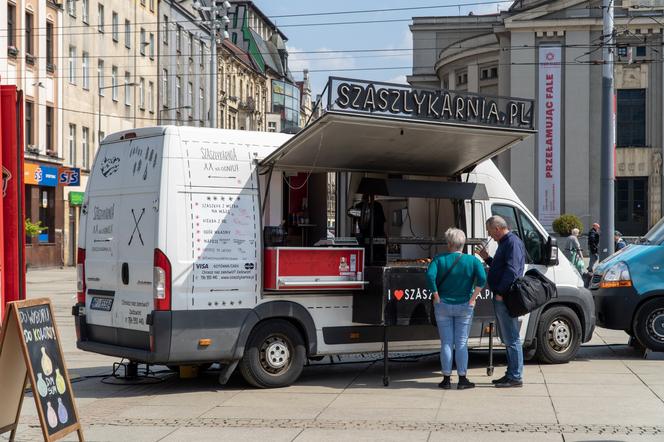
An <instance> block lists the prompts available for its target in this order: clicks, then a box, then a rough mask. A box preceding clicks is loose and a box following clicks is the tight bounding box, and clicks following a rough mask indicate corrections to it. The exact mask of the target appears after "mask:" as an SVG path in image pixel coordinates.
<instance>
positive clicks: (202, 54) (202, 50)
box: [201, 41, 205, 72]
mask: <svg viewBox="0 0 664 442" xmlns="http://www.w3.org/2000/svg"><path fill="white" fill-rule="evenodd" d="M204 70H205V43H203V42H202V41H201V72H202V71H204Z"/></svg>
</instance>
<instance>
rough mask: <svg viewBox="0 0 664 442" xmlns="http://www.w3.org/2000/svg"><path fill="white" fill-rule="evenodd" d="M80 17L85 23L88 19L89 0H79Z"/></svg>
mask: <svg viewBox="0 0 664 442" xmlns="http://www.w3.org/2000/svg"><path fill="white" fill-rule="evenodd" d="M81 19H82V20H83V23H85V24H87V23H88V21H90V0H81Z"/></svg>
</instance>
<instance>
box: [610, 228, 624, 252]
mask: <svg viewBox="0 0 664 442" xmlns="http://www.w3.org/2000/svg"><path fill="white" fill-rule="evenodd" d="M613 246H614V248H613V250H614V251H616V252H617V251H618V250H620V249H624V248H625V247H627V243H626V242H625V240H624V239H623V238H622V233H620V232H619V231H617V230H616V231H615V232H613Z"/></svg>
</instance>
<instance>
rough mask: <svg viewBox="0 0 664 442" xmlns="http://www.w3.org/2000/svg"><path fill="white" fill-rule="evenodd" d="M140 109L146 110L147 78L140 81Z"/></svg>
mask: <svg viewBox="0 0 664 442" xmlns="http://www.w3.org/2000/svg"><path fill="white" fill-rule="evenodd" d="M138 107H139V108H141V109H145V78H143V77H141V79H140V80H139V81H138Z"/></svg>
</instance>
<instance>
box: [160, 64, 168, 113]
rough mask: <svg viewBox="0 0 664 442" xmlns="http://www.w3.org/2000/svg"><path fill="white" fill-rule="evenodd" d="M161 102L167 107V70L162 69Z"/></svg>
mask: <svg viewBox="0 0 664 442" xmlns="http://www.w3.org/2000/svg"><path fill="white" fill-rule="evenodd" d="M161 81H162V83H161V103H162V105H163V106H164V107H165V108H167V107H168V95H169V93H168V70H166V69H164V70H163V71H162V79H161Z"/></svg>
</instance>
